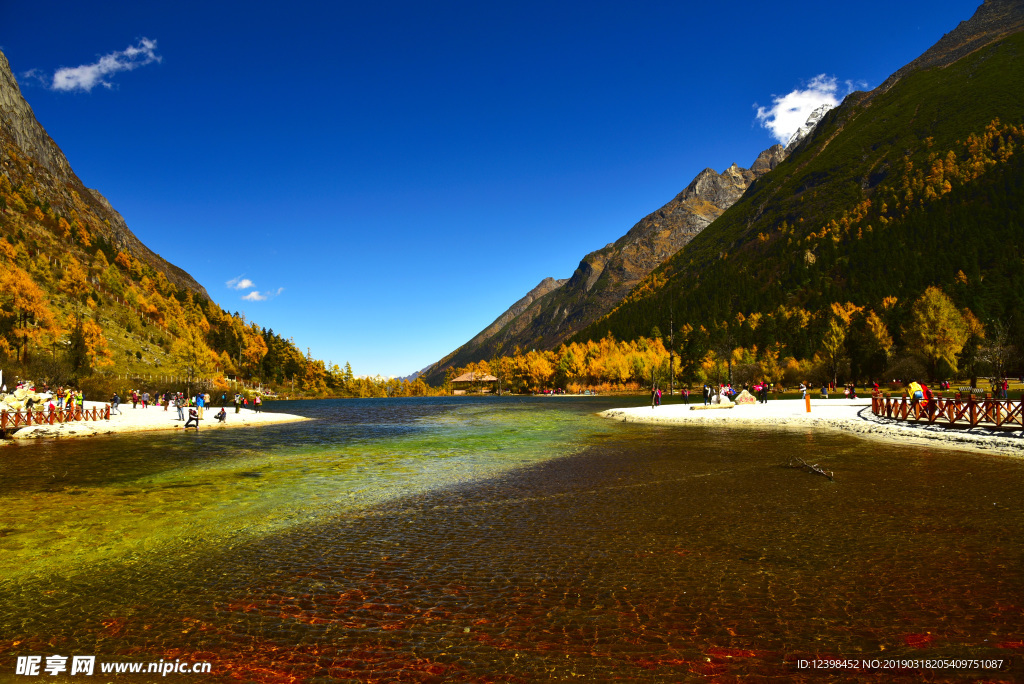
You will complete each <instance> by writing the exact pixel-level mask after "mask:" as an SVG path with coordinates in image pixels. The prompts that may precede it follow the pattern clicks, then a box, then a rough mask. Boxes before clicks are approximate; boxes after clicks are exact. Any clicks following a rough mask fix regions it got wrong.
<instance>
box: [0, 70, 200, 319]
mask: <svg viewBox="0 0 1024 684" xmlns="http://www.w3.org/2000/svg"><path fill="white" fill-rule="evenodd" d="M0 173H2V174H3V175H5V176H7V178H8V180H9V181H10V183H11V185H12V186H13V187H15V188H21V189H23V190H24V191H25V193H27V194H29V195H35V196H36V197H37V198H38V199H39V200H40V201H41V202H45V203H47V204H49V205H50V206H52V207H55V208H57V209H58V210H60V212H61V213H62V214H66V215H70V214H71V213H72V212H76V213H77V214H78V215H79V216H81V217H82V220H83V221H85V222H86V223H88V224H89V226H90V228H91V230H93V231H95V232H97V233H98V234H100V235H101V236H102V237H104V238H105V239H106V240H108V241H109V242H110V243H111V244H112V245H113V246H114V247H116V248H117V249H118V250H121V251H124V252H127V253H128V254H130V255H132V256H134V257H135V258H137V259H139V260H141V261H143V262H145V263H147V264H149V265H150V266H152V267H153V268H154V269H156V270H157V271H160V272H162V273H163V274H164V275H165V276H166V277H167V279H168V280H169V281H170V282H172V283H174V284H175V285H178V286H179V287H185V288H188V289H189V290H192V291H193V292H195V293H197V294H199V295H201V296H202V297H204V298H206V299H209V298H210V296H209V294H207V292H206V289H205V288H203V286H202V285H200V284H199V283H198V282H196V280H195V279H194V278H192V276H190V275H189V274H188V273H186V272H185V271H183V270H182V269H180V268H178V267H177V266H174V265H173V264H171V263H169V262H167V261H165V260H164V259H163V258H161V257H160V256H159V255H157V254H155V253H153V251H152V250H150V249H149V248H148V247H146V245H144V244H143V243H142V241H141V240H139V238H138V237H136V236H135V234H134V233H133V232H132V231H131V229H129V228H128V224H127V223H126V222H125V220H124V217H123V216H121V214H120V213H118V212H117V211H115V210H114V208H113V207H112V206H111V205H110V202H108V201H107V199H106V198H105V197H103V195H102V194H100V192H99V191H98V190H93V189H91V188H87V187H85V185H84V184H83V183H82V181H81V180H80V179H79V178H78V176H76V175H75V172H74V171H73V170H72V169H71V164H69V163H68V160H67V158H66V157H65V156H64V153H63V152H61V150H60V148H59V147H58V146H57V143H55V142H54V141H53V139H52V138H51V137H50V136H49V134H47V132H46V130H45V129H44V128H43V127H42V126H41V125H40V123H39V121H37V120H36V117H35V114H34V113H33V112H32V107H30V106H29V104H28V102H27V101H26V100H25V98H24V97H23V96H22V94H21V89H20V88H19V87H18V81H17V80H16V79H15V77H14V74H13V73H12V72H11V66H10V64H9V63H8V61H7V57H6V55H4V54H3V52H0Z"/></svg>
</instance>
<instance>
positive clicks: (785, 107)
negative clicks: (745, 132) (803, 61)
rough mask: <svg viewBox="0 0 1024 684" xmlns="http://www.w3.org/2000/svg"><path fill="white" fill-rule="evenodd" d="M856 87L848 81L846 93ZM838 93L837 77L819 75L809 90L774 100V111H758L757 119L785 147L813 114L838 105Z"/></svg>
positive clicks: (795, 91) (767, 109)
mask: <svg viewBox="0 0 1024 684" xmlns="http://www.w3.org/2000/svg"><path fill="white" fill-rule="evenodd" d="M855 85H857V84H854V83H853V82H851V81H847V82H846V87H847V93H849V92H851V91H852V90H853V88H854V86H855ZM838 90H839V84H838V82H837V81H836V79H835V77H834V76H826V75H825V74H819V75H817V76H815V77H814V78H812V79H811V81H810V83H808V84H807V87H806V88H803V89H800V88H797V89H796V90H793V91H792V92H790V93H788V94H786V95H783V96H782V97H773V98H772V106H771V107H767V108H766V107H757V119H758V121H760V122H761V125H762V126H764V127H765V128H767V129H768V130H769V131H771V134H772V137H774V138H775V139H776V140H778V141H779V142H780V143H782V144H783V145H785V144H786V143H788V142H789V139H790V138H792V137H793V134H794V133H796V131H797V129H798V128H800V127H801V126H803V125H804V123H806V122H807V117H809V116H810V115H811V112H813V111H814V110H815V109H817V108H818V107H820V106H821V105H823V104H827V105H831V106H833V107H835V106H837V105H838V104H839V100H838V99H837V97H836V93H837V92H838ZM755 106H757V105H755Z"/></svg>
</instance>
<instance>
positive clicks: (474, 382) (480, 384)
mask: <svg viewBox="0 0 1024 684" xmlns="http://www.w3.org/2000/svg"><path fill="white" fill-rule="evenodd" d="M497 382H498V378H496V377H494V376H493V375H491V374H490V373H486V374H484V373H476V372H469V373H463V374H462V375H460V376H459V377H457V378H452V392H453V393H454V394H465V393H466V392H467V391H468V390H479V391H480V392H493V391H494V389H495V387H494V386H495V384H496V383H497Z"/></svg>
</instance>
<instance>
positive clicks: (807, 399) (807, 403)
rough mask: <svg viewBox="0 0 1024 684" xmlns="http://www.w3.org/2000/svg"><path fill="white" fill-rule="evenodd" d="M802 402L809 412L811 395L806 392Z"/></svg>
mask: <svg viewBox="0 0 1024 684" xmlns="http://www.w3.org/2000/svg"><path fill="white" fill-rule="evenodd" d="M804 404H805V405H806V406H807V412H808V413H810V412H811V395H810V393H807V394H805V395H804Z"/></svg>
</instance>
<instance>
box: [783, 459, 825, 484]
mask: <svg viewBox="0 0 1024 684" xmlns="http://www.w3.org/2000/svg"><path fill="white" fill-rule="evenodd" d="M786 466H787V467H789V468H800V469H801V470H806V471H807V472H809V473H814V474H816V475H821V476H822V477H827V478H828V479H829V482H834V481H835V473H833V472H832V471H831V470H829V471H827V472H826V471H825V470H824V469H823V468H822V467H821V466H820V465H818V464H817V463H815V464H814V465H811V464H810V463H808V462H807V461H805V460H804V459H802V458H800V457H799V456H794V457H793V458H791V459H789V463H788V464H786Z"/></svg>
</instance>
